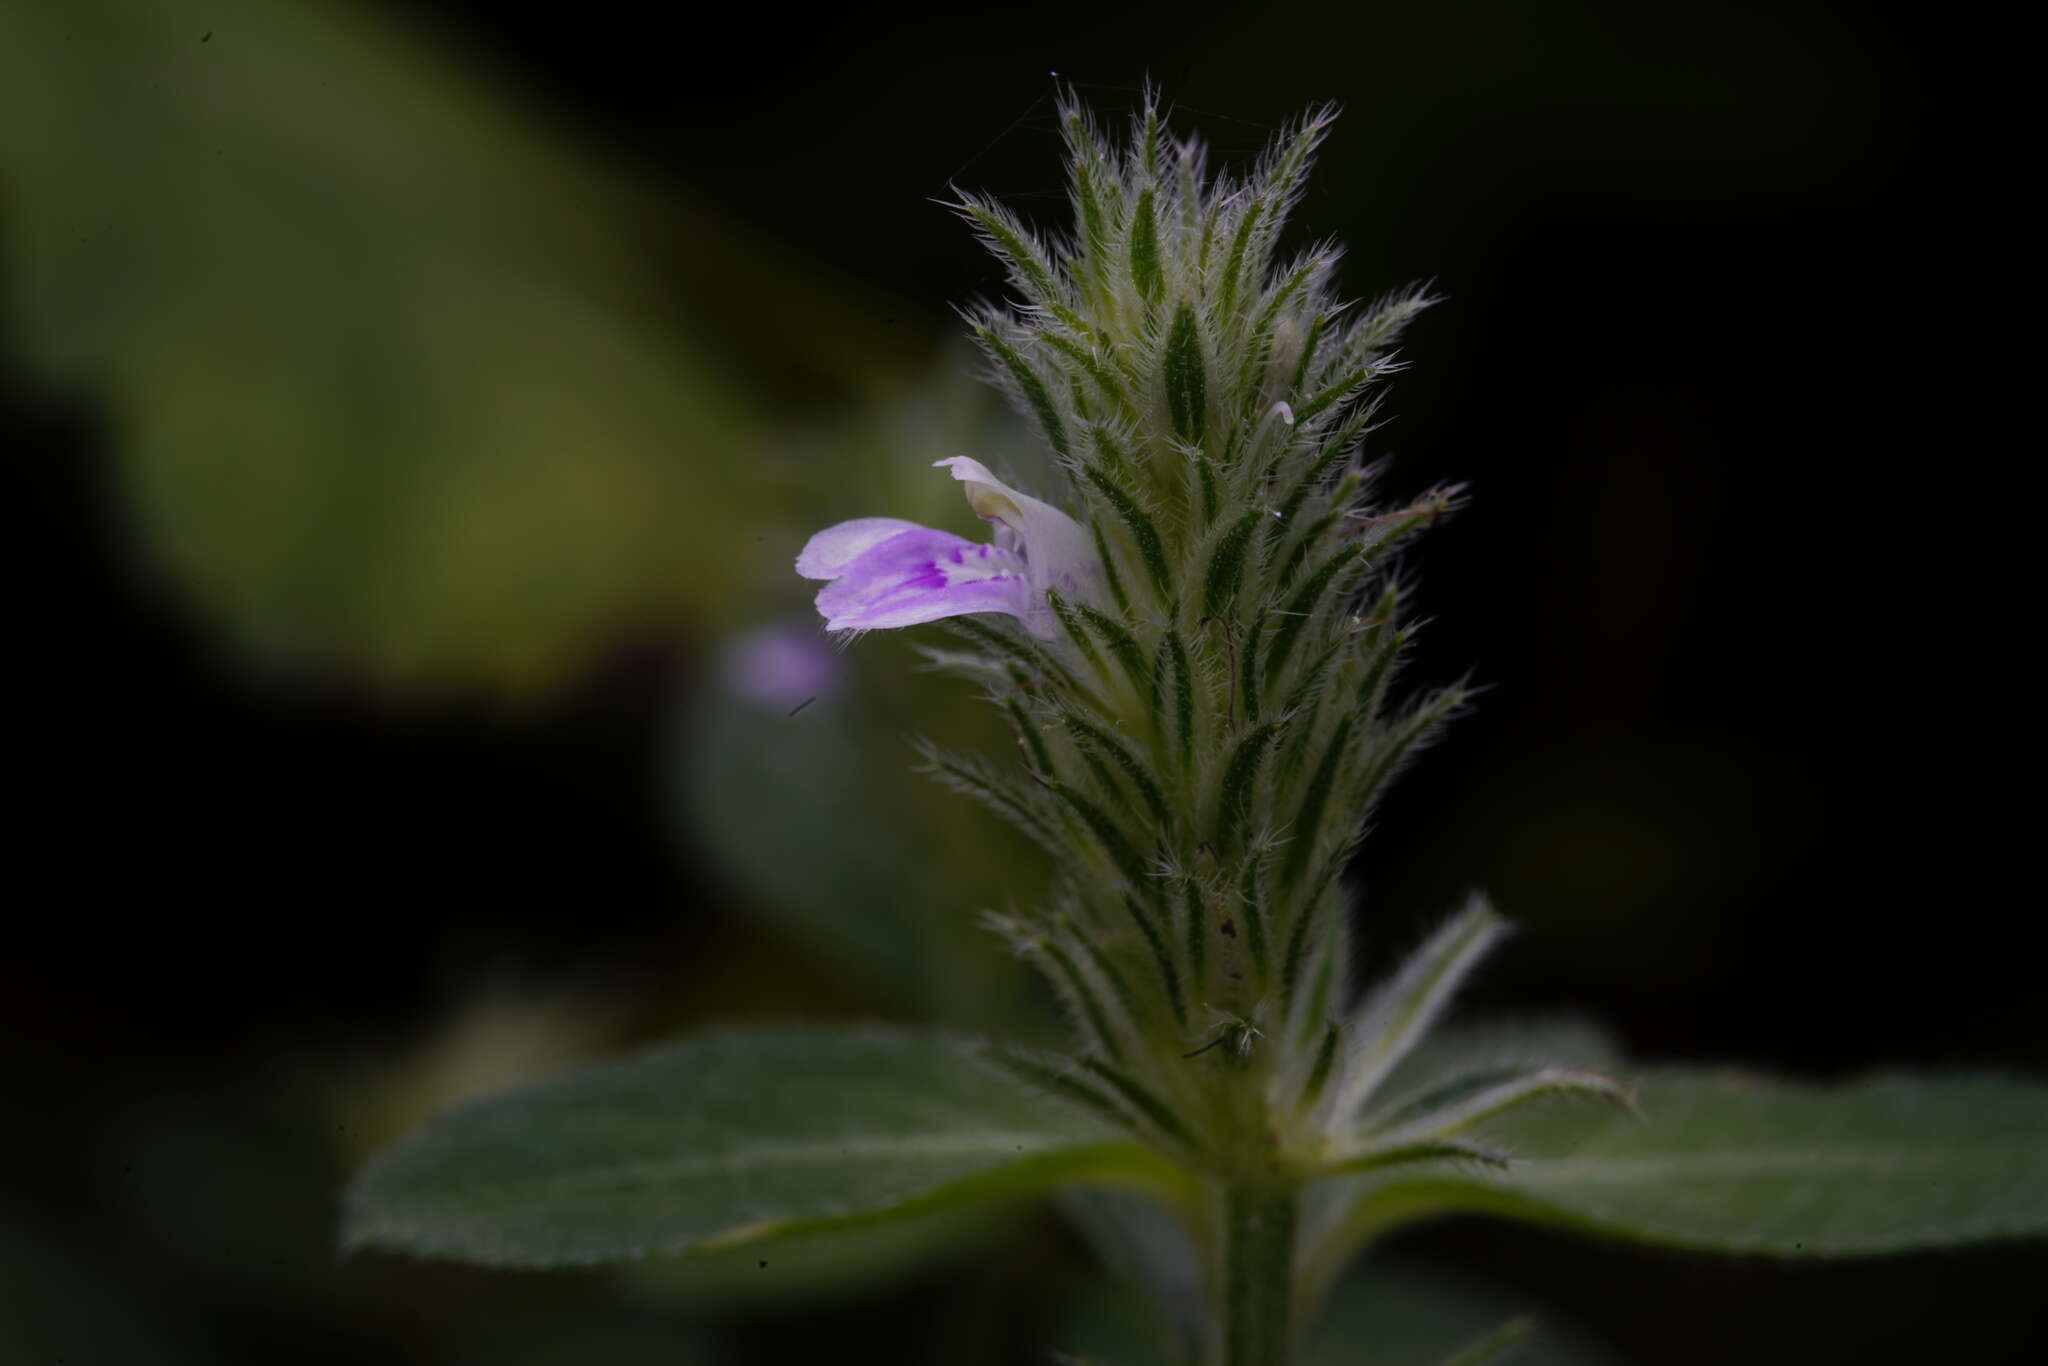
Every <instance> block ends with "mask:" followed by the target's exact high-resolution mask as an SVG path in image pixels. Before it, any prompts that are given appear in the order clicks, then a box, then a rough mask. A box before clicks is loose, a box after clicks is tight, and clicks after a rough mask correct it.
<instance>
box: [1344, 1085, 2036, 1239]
mask: <svg viewBox="0 0 2048 1366" xmlns="http://www.w3.org/2000/svg"><path fill="white" fill-rule="evenodd" d="M1621 1076H1622V1077H1623V1079H1624V1080H1627V1081H1629V1082H1631V1083H1633V1084H1634V1085H1635V1086H1636V1087H1637V1088H1638V1097H1637V1098H1638V1102H1639V1104H1640V1106H1641V1111H1642V1114H1641V1117H1640V1118H1637V1117H1635V1116H1631V1115H1628V1114H1619V1113H1616V1112H1613V1111H1610V1110H1607V1109H1604V1108H1600V1107H1592V1106H1575V1105H1559V1106H1551V1107H1547V1108H1538V1109H1532V1110H1530V1111H1527V1112H1522V1113H1518V1114H1516V1115H1514V1116H1512V1117H1511V1118H1507V1119H1504V1120H1502V1121H1501V1122H1499V1123H1498V1124H1496V1125H1494V1126H1493V1127H1492V1129H1491V1131H1490V1132H1491V1135H1492V1141H1495V1142H1497V1143H1498V1144H1499V1145H1501V1146H1503V1147H1504V1148H1505V1149H1506V1150H1507V1151H1508V1152H1510V1153H1511V1154H1513V1155H1514V1156H1516V1157H1517V1158H1519V1159H1523V1160H1524V1161H1523V1163H1522V1165H1518V1166H1517V1167H1515V1168H1514V1169H1512V1170H1510V1171H1506V1172H1493V1171H1476V1170H1466V1169H1463V1168H1459V1167H1454V1166H1449V1165H1444V1166H1439V1167H1438V1168H1437V1169H1436V1170H1434V1171H1431V1172H1428V1173H1426V1174H1420V1175H1417V1174H1402V1175H1396V1176H1386V1177H1380V1178H1377V1179H1364V1180H1361V1181H1360V1182H1358V1183H1357V1184H1356V1185H1353V1186H1350V1187H1349V1188H1348V1191H1347V1200H1348V1205H1347V1209H1346V1212H1345V1214H1344V1216H1343V1220H1342V1223H1341V1228H1342V1232H1341V1233H1340V1234H1339V1235H1338V1236H1337V1240H1336V1241H1337V1242H1339V1243H1345V1242H1350V1241H1351V1240H1356V1239H1363V1238H1366V1237H1370V1236H1374V1235H1377V1234H1380V1233H1383V1232H1385V1231H1386V1230H1387V1229H1390V1228H1392V1227H1394V1226H1396V1225H1399V1224H1404V1223H1407V1222H1410V1221H1412V1220H1415V1219H1419V1218H1424V1217H1428V1216H1431V1215H1435V1214H1441V1213H1445V1212H1449V1211H1461V1210H1462V1211H1473V1212H1478V1213H1485V1214H1494V1215H1500V1216H1503V1217H1507V1218H1514V1219H1525V1220H1530V1221H1533V1222H1538V1223H1550V1224H1560V1225H1563V1226H1565V1227H1569V1228H1575V1229H1580V1230H1584V1231H1586V1232H1591V1233H1598V1234H1603V1235H1606V1236H1609V1237H1617V1238H1628V1239H1636V1240H1640V1241H1644V1242H1652V1243H1664V1244H1670V1245H1673V1246H1679V1247H1691V1248H1701V1249H1707V1250H1713V1251H1720V1252H1738V1253H1765V1254H1770V1255H1773V1256H1781V1257H1802V1256H1805V1257H1839V1256H1851V1255H1857V1254H1869V1253H1881V1252H1896V1251H1902V1250H1905V1249H1909V1248H1919V1247H1939V1246H1948V1245H1953V1244H1959V1243H1970V1242H1980V1241H1987V1240H1991V1239H1998V1238H2012V1237H2022V1236H2027V1235H2038V1234H2040V1233H2043V1232H2048V1087H2044V1086H2041V1085H2039V1084H2035V1083H2031V1082H2027V1081H2022V1080H2018V1079H2016V1078H2011V1077H2001V1076H1946V1077H1916V1076H1878V1077H1872V1078H1869V1079H1866V1080H1862V1081H1857V1082H1853V1083H1848V1084H1843V1085H1833V1086H1806V1085H1799V1084H1796V1083H1791V1082H1785V1081H1778V1080H1773V1079H1769V1078H1765V1077H1761V1076H1757V1075H1755V1074H1753V1073H1748V1072H1741V1071H1735V1070H1726V1071H1708V1070H1701V1069H1687V1068H1658V1069H1648V1070H1639V1071H1635V1072H1630V1071H1629V1070H1627V1069H1624V1070H1623V1071H1622V1073H1621ZM1415 1170H1416V1171H1418V1172H1419V1171H1421V1169H1420V1168H1417V1169H1415Z"/></svg>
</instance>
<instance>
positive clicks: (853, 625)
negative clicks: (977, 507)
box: [818, 527, 1029, 631]
mask: <svg viewBox="0 0 2048 1366" xmlns="http://www.w3.org/2000/svg"><path fill="white" fill-rule="evenodd" d="M981 549H983V548H982V547H978V546H975V545H974V544H973V543H972V542H969V541H966V540H963V539H962V538H961V537H958V536H954V535H952V534H951V533H950V532H944V531H932V530H930V529H928V528H924V527H914V528H912V529H911V530H908V531H904V532H901V533H899V534H898V535H895V536H892V537H889V538H888V539H886V540H884V541H882V542H880V543H879V544H877V545H875V546H873V547H871V548H870V549H869V550H867V551H866V552H865V553H863V554H862V555H860V556H858V557H857V558H856V559H854V560H852V561H851V562H849V563H848V564H847V565H845V567H844V568H843V569H842V571H841V572H840V575H839V577H838V578H837V579H836V580H835V581H833V582H832V583H830V584H827V585H826V586H825V587H824V588H823V589H821V590H820V591H819V593H818V610H819V611H820V612H821V613H823V614H824V617H825V621H826V624H827V625H828V626H829V627H831V628H832V629H833V630H850V631H865V630H880V629H883V628H887V627H894V626H913V625H916V624H918V623H920V622H926V621H935V620H938V619H939V618H941V617H953V616H961V615H964V614H967V613H970V612H1007V613H1009V614H1010V615H1012V616H1020V617H1021V616H1023V615H1024V612H1025V609H1026V607H1027V605H1028V603H1027V597H1028V592H1029V587H1028V582H1027V579H1026V577H1025V574H1024V566H1023V564H1022V563H1021V562H1020V561H1018V560H1017V558H1016V557H1015V556H1012V555H1008V554H1004V553H1002V552H995V553H993V554H991V555H983V554H980V553H979V552H980V550H981ZM970 551H972V552H975V553H974V554H973V556H972V559H973V560H974V564H973V565H972V568H973V569H974V570H976V571H986V570H988V569H991V568H992V569H994V571H995V572H993V573H989V572H977V573H976V574H975V576H974V577H957V576H955V575H952V574H949V573H948V572H947V566H948V565H959V566H961V567H962V568H967V567H969V566H968V560H969V552H970Z"/></svg>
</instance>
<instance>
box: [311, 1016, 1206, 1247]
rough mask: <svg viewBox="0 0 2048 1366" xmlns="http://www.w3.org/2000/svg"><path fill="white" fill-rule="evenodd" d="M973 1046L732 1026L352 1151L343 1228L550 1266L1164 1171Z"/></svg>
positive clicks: (363, 1240) (724, 1243)
mask: <svg viewBox="0 0 2048 1366" xmlns="http://www.w3.org/2000/svg"><path fill="white" fill-rule="evenodd" d="M969 1048H970V1045H969V1044H968V1043H966V1042H965V1041H963V1040H960V1039H957V1038H951V1037H947V1036H941V1035H933V1034H913V1033H898V1032H886V1031H875V1032H858V1033H856V1032H829V1033H828V1032H789V1033H761V1034H731V1035H722V1036H713V1037H708V1038H702V1039H693V1040H689V1041H686V1042H683V1043H679V1044H675V1045H672V1046H670V1047H668V1048H665V1049H660V1050H657V1051H655V1052H652V1053H648V1054H645V1055H643V1056H641V1057H639V1058H636V1059H632V1060H629V1061H626V1062H621V1063H616V1064H613V1065H611V1066H607V1067H603V1068H598V1069H595V1070H592V1071H587V1072H582V1073H578V1074H576V1075H574V1076H571V1077H568V1078H565V1079H563V1080H560V1081H557V1082H552V1083H549V1084H546V1085H542V1086H538V1087H535V1088H532V1089H530V1090H525V1091H518V1092H513V1093H511V1094H508V1095H503V1096H497V1097H493V1098H491V1099H487V1100H484V1101H480V1102H477V1103H475V1104H472V1105H468V1106H464V1107H461V1108H459V1109H457V1110H454V1111H452V1112H451V1113H449V1114H447V1115H445V1116H443V1117H442V1118H441V1119H439V1120H436V1121H434V1122H433V1123H431V1124H429V1125H427V1126H426V1127H425V1128H424V1129H422V1130H421V1131H420V1132H418V1133H416V1134H414V1135H413V1136H412V1137H411V1138H409V1139H407V1140H405V1141H404V1142H402V1143H400V1144H399V1145H397V1146H396V1147H394V1148H392V1149H391V1150H389V1151H388V1152H386V1153H384V1154H383V1155H382V1156H380V1157H379V1158H377V1159H375V1160H373V1161H372V1162H371V1163H370V1164H369V1165H368V1166H367V1167H365V1169H364V1170H363V1171H362V1172H361V1174H360V1175H359V1176H358V1177H357V1178H356V1180H355V1182H354V1184H353V1186H352V1187H351V1189H350V1192H349V1198H348V1203H347V1213H346V1219H345V1227H344V1230H343V1238H344V1241H345V1242H346V1243H347V1244H348V1245H349V1246H351V1247H371V1246H374V1247H383V1248H390V1249H395V1250H402V1251H409V1252H414V1253H418V1254H422V1255H432V1256H447V1257H456V1258H461V1259H465V1260H469V1261H476V1262H485V1263H492V1264H501V1265H518V1266H551V1265H564V1264H575V1263H591V1262H600V1261H610V1260H617V1259H623V1258H632V1257H638V1256H643V1255H646V1254H649V1253H655V1252H676V1251H682V1250H685V1249H690V1248H704V1249H716V1248H720V1247H732V1246H737V1245H740V1244H743V1243H749V1242H755V1241H759V1240H763V1239H768V1238H772V1237H775V1236H778V1235H783V1234H801V1233H808V1232H815V1231H818V1230H821V1229H824V1228H828V1227H831V1226H835V1225H854V1224H859V1223H863V1222H866V1221H868V1220H872V1219H876V1218H880V1217H883V1216H886V1215H891V1214H903V1213H911V1212H918V1211H924V1210H931V1209H936V1208H939V1207H941V1206H944V1205H947V1204H952V1203H957V1202H960V1201H965V1200H969V1199H988V1198H994V1197H1000V1196H1015V1195H1022V1194H1028V1193H1031V1192H1034V1191H1037V1190H1042V1189H1044V1188H1046V1187H1048V1186H1050V1185H1053V1184H1055V1183H1058V1182H1067V1181H1105V1182H1111V1183H1116V1182H1133V1183H1139V1184H1145V1183H1154V1182H1161V1183H1164V1182H1171V1181H1173V1180H1174V1179H1175V1174H1174V1173H1173V1171H1172V1169H1171V1168H1169V1167H1167V1166H1166V1165H1165V1163H1164V1161H1163V1159H1161V1158H1159V1157H1157V1156H1156V1155H1154V1154H1152V1153H1150V1152H1149V1151H1147V1150H1145V1149H1142V1148H1140V1147H1138V1146H1137V1145H1135V1144H1133V1143H1131V1142H1130V1141H1129V1140H1127V1139H1123V1138H1120V1137H1118V1136H1117V1135H1115V1134H1114V1133H1112V1132H1111V1131H1110V1130H1108V1129H1107V1128H1105V1127H1104V1126H1103V1125H1101V1124H1100V1123H1099V1122H1097V1121H1096V1120H1094V1119H1092V1118H1090V1117H1088V1116H1085V1115H1083V1114H1080V1113H1079V1112H1077V1111H1074V1110H1071V1109H1068V1108H1067V1107H1065V1106H1062V1105H1060V1104H1058V1103H1056V1102H1053V1101H1050V1100H1046V1099H1043V1098H1040V1097H1036V1096H1033V1095H1029V1094H1025V1093H1023V1092H1020V1091H1019V1090H1018V1089H1017V1088H1016V1086H1015V1085H1014V1083H1012V1082H1011V1081H1009V1080H1008V1079H1007V1078H1006V1077H1004V1076H1002V1075H1000V1074H998V1073H996V1072H994V1071H993V1070H991V1069H990V1068H988V1067H986V1066H985V1065H984V1064H982V1063H981V1062H979V1061H978V1060H976V1059H975V1058H974V1057H973V1056H972V1055H971V1053H970V1051H969Z"/></svg>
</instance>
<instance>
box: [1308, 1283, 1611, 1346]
mask: <svg viewBox="0 0 2048 1366" xmlns="http://www.w3.org/2000/svg"><path fill="white" fill-rule="evenodd" d="M1531 1309H1532V1306H1531V1304H1530V1303H1529V1301H1528V1300H1527V1298H1526V1297H1524V1296H1522V1295H1519V1294H1516V1293H1514V1292H1512V1291H1510V1290H1507V1289H1504V1288H1501V1287H1498V1286H1490V1285H1486V1284H1483V1283H1480V1282H1476V1281H1469V1280H1466V1279H1464V1278H1462V1277H1459V1276H1455V1275H1452V1274H1449V1273H1446V1272H1442V1271H1437V1270H1434V1269H1429V1268H1424V1267H1419V1266H1415V1265H1409V1264H1399V1263H1397V1264H1393V1265H1383V1264H1381V1263H1378V1262H1367V1263H1366V1264H1364V1265H1363V1266H1360V1267H1358V1268H1357V1269H1355V1270H1354V1271H1352V1272H1351V1273H1350V1274H1349V1275H1347V1276H1346V1277H1345V1278H1344V1280H1343V1281H1342V1282H1341V1283H1340V1284H1339V1286H1338V1288H1337V1291H1336V1293H1335V1294H1333V1295H1332V1296H1331V1298H1330V1304H1329V1305H1328V1306H1327V1308H1326V1309H1325V1310H1324V1312H1323V1315H1322V1317H1321V1318H1320V1319H1319V1320H1318V1321H1317V1322H1316V1323H1314V1324H1312V1325H1311V1326H1310V1329H1309V1332H1308V1334H1307V1339H1306V1341H1305V1342H1304V1344H1303V1347H1302V1356H1301V1366H1452V1363H1453V1362H1457V1361H1462V1360H1463V1359H1464V1358H1463V1357H1462V1356H1461V1355H1460V1354H1461V1353H1465V1352H1470V1351H1474V1350H1476V1349H1478V1348H1480V1347H1482V1346H1486V1345H1489V1344H1492V1343H1494V1342H1495V1340H1496V1339H1497V1338H1499V1337H1500V1335H1501V1334H1502V1333H1503V1332H1505V1331H1506V1329H1504V1328H1503V1327H1502V1326H1501V1320H1502V1319H1504V1318H1507V1317H1508V1316H1509V1315H1515V1316H1517V1318H1518V1319H1524V1320H1525V1321H1526V1320H1528V1319H1532V1320H1533V1322H1531V1323H1530V1327H1529V1329H1528V1333H1527V1336H1523V1337H1520V1338H1519V1340H1517V1341H1515V1342H1514V1343H1513V1346H1512V1350H1502V1351H1501V1354H1500V1355H1498V1356H1496V1357H1491V1358H1485V1357H1482V1358H1477V1359H1478V1360H1498V1361H1502V1362H1512V1363H1513V1366H1611V1363H1613V1362H1614V1361H1615V1360H1616V1358H1615V1357H1614V1356H1613V1355H1612V1354H1610V1353H1609V1352H1607V1351H1605V1350H1604V1349H1602V1348H1600V1347H1598V1346H1596V1345H1595V1344H1594V1343H1592V1342H1591V1341H1589V1340H1588V1339H1586V1338H1585V1337H1584V1336H1582V1335H1581V1334H1579V1333H1577V1332H1576V1331H1574V1330H1573V1329H1572V1328H1571V1327H1569V1326H1568V1325H1564V1324H1559V1323H1556V1322H1554V1321H1552V1319H1551V1317H1550V1316H1547V1315H1545V1314H1543V1313H1541V1312H1537V1313H1535V1314H1533V1315H1531V1314H1530V1310H1531ZM1511 1326H1513V1325H1511ZM1500 1345H1501V1347H1502V1348H1505V1347H1506V1344H1500Z"/></svg>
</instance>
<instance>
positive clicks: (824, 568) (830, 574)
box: [796, 517, 922, 579]
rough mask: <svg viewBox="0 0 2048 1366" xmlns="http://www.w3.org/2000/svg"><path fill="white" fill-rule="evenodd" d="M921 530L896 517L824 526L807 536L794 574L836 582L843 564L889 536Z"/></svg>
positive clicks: (844, 568) (915, 525)
mask: <svg viewBox="0 0 2048 1366" xmlns="http://www.w3.org/2000/svg"><path fill="white" fill-rule="evenodd" d="M921 529H922V528H920V527H919V526H918V524H917V523H916V522H906V521H904V520H903V519H902V518H900V517H856V518H855V519H854V520H852V521H850V522H841V523H840V524H839V525H838V526H828V527H826V528H825V529H824V530H823V531H821V532H819V533H818V534H817V535H815V536H813V537H811V539H810V542H809V544H807V545H805V546H804V549H803V553H802V554H801V555H798V556H797V557H796V572H797V573H799V574H801V575H803V576H804V577H805V578H807V579H836V578H838V577H839V576H840V575H841V574H843V573H844V572H846V566H847V565H849V564H851V563H853V561H855V560H857V559H859V558H860V557H861V556H862V555H864V554H866V553H867V552H868V551H870V550H873V549H874V548H875V547H876V546H878V545H880V544H881V543H882V542H884V541H886V540H888V539H889V538H890V537H891V536H900V535H901V534H903V533H904V532H906V531H918V530H921Z"/></svg>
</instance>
